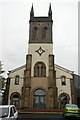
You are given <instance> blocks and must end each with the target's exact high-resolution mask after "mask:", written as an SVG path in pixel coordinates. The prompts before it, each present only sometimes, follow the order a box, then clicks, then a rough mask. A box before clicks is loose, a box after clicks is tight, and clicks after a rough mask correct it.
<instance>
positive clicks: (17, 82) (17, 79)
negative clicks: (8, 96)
mask: <svg viewBox="0 0 80 120" xmlns="http://www.w3.org/2000/svg"><path fill="white" fill-rule="evenodd" d="M15 85H19V76H18V75H17V76H16V77H15Z"/></svg>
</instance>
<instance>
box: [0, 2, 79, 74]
mask: <svg viewBox="0 0 80 120" xmlns="http://www.w3.org/2000/svg"><path fill="white" fill-rule="evenodd" d="M32 3H33V6H34V15H35V16H47V15H48V9H49V3H51V6H52V12H53V54H54V55H55V63H56V64H58V65H60V66H62V67H64V68H67V69H68V70H71V71H75V73H78V0H0V60H2V61H3V64H4V70H5V71H6V73H7V72H8V71H10V70H12V69H15V68H17V67H19V66H21V65H24V64H25V63H26V54H28V41H29V19H30V10H31V6H32Z"/></svg>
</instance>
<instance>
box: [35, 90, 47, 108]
mask: <svg viewBox="0 0 80 120" xmlns="http://www.w3.org/2000/svg"><path fill="white" fill-rule="evenodd" d="M33 108H34V109H45V108H46V94H45V91H44V90H43V89H37V90H35V91H34V92H33Z"/></svg>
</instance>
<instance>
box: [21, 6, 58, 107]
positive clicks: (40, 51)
mask: <svg viewBox="0 0 80 120" xmlns="http://www.w3.org/2000/svg"><path fill="white" fill-rule="evenodd" d="M29 25H30V26H29V44H28V55H26V69H25V71H24V83H23V88H22V97H21V107H22V108H27V109H54V108H57V87H56V72H55V69H54V55H53V54H54V53H53V39H52V25H53V20H52V9H51V4H50V6H49V11H48V16H47V17H35V16H34V9H33V5H32V8H31V11H30V21H29Z"/></svg>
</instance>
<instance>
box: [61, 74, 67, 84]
mask: <svg viewBox="0 0 80 120" xmlns="http://www.w3.org/2000/svg"><path fill="white" fill-rule="evenodd" d="M61 85H66V77H65V76H62V77H61Z"/></svg>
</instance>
